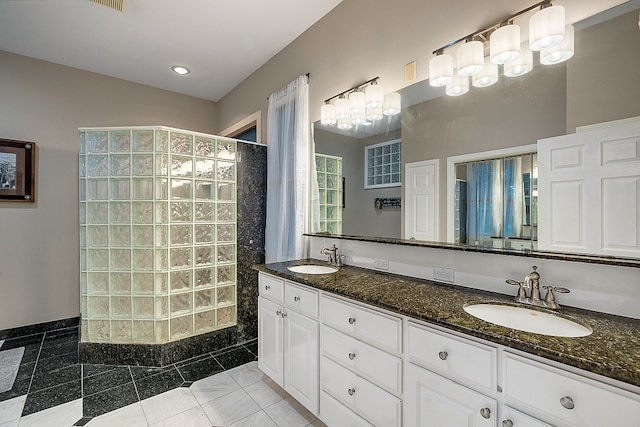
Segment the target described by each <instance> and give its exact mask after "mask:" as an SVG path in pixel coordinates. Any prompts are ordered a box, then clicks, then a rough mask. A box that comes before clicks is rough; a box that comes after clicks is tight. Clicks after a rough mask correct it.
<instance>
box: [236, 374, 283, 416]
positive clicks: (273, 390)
mask: <svg viewBox="0 0 640 427" xmlns="http://www.w3.org/2000/svg"><path fill="white" fill-rule="evenodd" d="M244 391H246V392H247V393H249V396H251V398H252V399H253V400H254V401H255V402H256V403H257V404H258V406H260V407H261V408H262V409H264V408H266V407H267V406H271V405H273V404H274V403H277V402H279V401H281V400H282V399H284V398H285V397H287V396H289V394H288V393H287V392H286V391H284V389H283V388H282V387H280V386H279V385H278V384H276V382H275V381H273V380H272V379H271V378H269V377H265V378H264V379H262V380H261V381H257V382H255V383H253V384H249V385H248V386H246V387H244Z"/></svg>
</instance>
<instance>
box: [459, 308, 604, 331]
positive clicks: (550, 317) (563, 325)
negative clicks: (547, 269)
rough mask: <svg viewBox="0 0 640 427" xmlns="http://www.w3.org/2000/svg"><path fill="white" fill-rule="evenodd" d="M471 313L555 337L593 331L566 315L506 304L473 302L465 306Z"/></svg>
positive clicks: (509, 325)
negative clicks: (561, 315) (567, 317)
mask: <svg viewBox="0 0 640 427" xmlns="http://www.w3.org/2000/svg"><path fill="white" fill-rule="evenodd" d="M464 311H466V312H467V313H469V314H470V315H472V316H474V317H477V318H479V319H482V320H486V321H487V322H491V323H494V324H496V325H500V326H506V327H507V328H512V329H518V330H520V331H524V332H533V333H534V334H541V335H550V336H554V337H574V338H575V337H586V336H587V335H591V334H592V333H593V331H592V330H591V329H590V328H587V327H585V326H582V325H580V324H579V323H576V322H574V321H571V320H569V319H565V318H564V317H560V316H557V315H555V314H552V313H548V312H544V311H538V310H531V309H529V308H526V307H519V306H512V305H504V304H472V305H468V306H465V307H464Z"/></svg>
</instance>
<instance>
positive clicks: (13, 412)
mask: <svg viewBox="0 0 640 427" xmlns="http://www.w3.org/2000/svg"><path fill="white" fill-rule="evenodd" d="M26 400H27V396H26V395H24V396H18V397H14V398H13V399H9V400H5V401H4V402H0V424H2V423H6V422H9V421H13V420H16V419H18V418H20V416H22V408H24V402H25V401H26Z"/></svg>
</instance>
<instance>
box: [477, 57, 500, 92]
mask: <svg viewBox="0 0 640 427" xmlns="http://www.w3.org/2000/svg"><path fill="white" fill-rule="evenodd" d="M497 82H498V65H497V64H494V63H493V62H491V61H489V58H486V59H485V61H484V68H483V69H482V71H480V72H479V73H478V74H474V75H473V76H471V84H472V85H473V87H487V86H491V85H494V84H496V83H497Z"/></svg>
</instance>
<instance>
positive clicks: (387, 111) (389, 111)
mask: <svg viewBox="0 0 640 427" xmlns="http://www.w3.org/2000/svg"><path fill="white" fill-rule="evenodd" d="M401 105H402V99H401V98H400V94H399V93H398V92H391V93H388V94H386V95H385V96H384V105H383V106H382V114H384V115H385V116H395V115H396V114H400V111H401V108H402V107H401Z"/></svg>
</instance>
